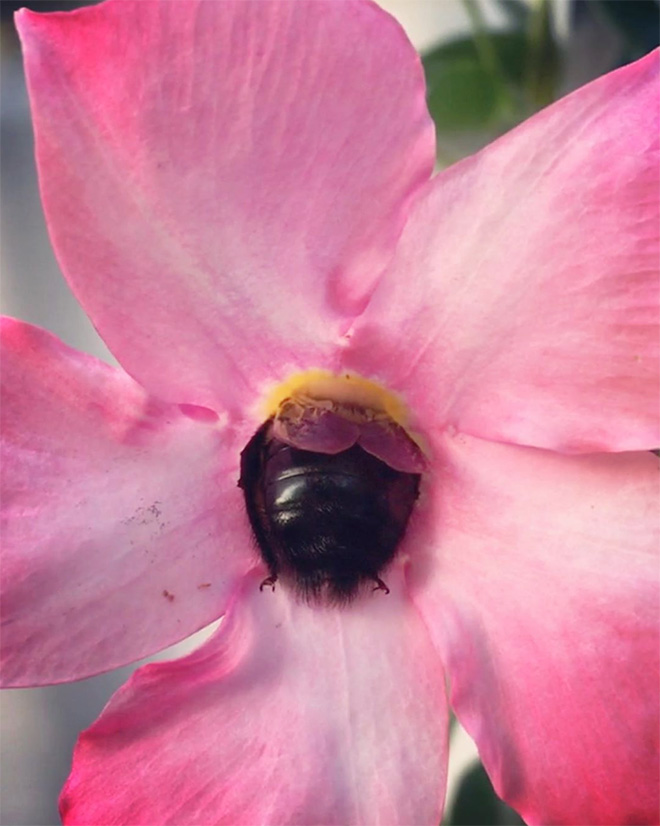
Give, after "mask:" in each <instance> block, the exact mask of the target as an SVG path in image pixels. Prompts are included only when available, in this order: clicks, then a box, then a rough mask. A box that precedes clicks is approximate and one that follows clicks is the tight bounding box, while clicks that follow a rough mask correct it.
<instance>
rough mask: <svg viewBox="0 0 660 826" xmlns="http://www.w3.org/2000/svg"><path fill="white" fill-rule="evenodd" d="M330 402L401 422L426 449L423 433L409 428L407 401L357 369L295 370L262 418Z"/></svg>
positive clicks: (345, 410) (269, 398)
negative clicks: (347, 370)
mask: <svg viewBox="0 0 660 826" xmlns="http://www.w3.org/2000/svg"><path fill="white" fill-rule="evenodd" d="M324 403H328V404H330V405H332V406H333V408H334V409H335V411H337V412H340V413H341V415H342V416H344V417H346V418H349V419H351V418H354V417H355V419H356V420H364V418H365V416H366V417H367V418H370V419H387V420H389V421H392V422H394V423H395V424H397V425H399V427H401V428H403V430H404V431H405V432H406V434H407V436H408V437H409V438H410V439H411V440H412V441H413V442H414V443H415V444H416V445H417V446H418V447H419V448H420V450H421V451H422V452H423V453H426V452H427V451H426V449H425V444H424V439H423V437H422V436H421V435H420V434H418V433H415V432H413V431H412V430H411V429H410V422H411V418H412V417H411V415H410V413H409V410H408V407H407V405H406V404H405V402H404V401H403V400H402V399H401V398H400V397H399V396H398V395H397V394H396V393H393V392H392V391H391V390H388V389H387V388H385V387H383V386H382V385H380V384H378V383H377V382H375V381H372V380H371V379H365V378H364V377H362V376H359V375H357V374H356V373H341V374H335V373H331V372H330V371H329V370H323V369H321V368H312V369H310V370H304V371H302V372H300V373H294V374H292V375H291V376H289V377H288V378H287V379H285V381H283V382H281V383H280V384H278V385H277V386H276V387H274V388H273V389H271V391H270V392H269V393H268V394H267V395H266V398H265V400H264V402H263V406H262V409H261V411H260V412H261V414H262V417H263V419H264V420H265V419H270V418H271V417H275V418H277V417H278V416H281V415H282V413H283V411H284V410H286V409H287V408H288V409H291V408H292V407H298V406H300V407H315V406H319V405H323V404H324Z"/></svg>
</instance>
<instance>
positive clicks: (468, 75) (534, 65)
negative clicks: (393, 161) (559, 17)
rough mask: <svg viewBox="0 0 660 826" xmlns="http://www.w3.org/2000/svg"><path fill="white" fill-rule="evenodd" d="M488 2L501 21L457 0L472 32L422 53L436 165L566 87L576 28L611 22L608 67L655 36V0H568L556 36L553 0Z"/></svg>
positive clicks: (472, 0)
mask: <svg viewBox="0 0 660 826" xmlns="http://www.w3.org/2000/svg"><path fill="white" fill-rule="evenodd" d="M495 2H496V3H497V6H498V7H499V8H500V10H501V11H503V12H504V16H505V18H506V21H507V28H506V29H504V30H499V31H492V29H489V28H488V26H487V24H486V21H485V18H484V17H483V13H482V6H481V4H480V2H479V0H463V5H464V7H465V10H466V13H467V15H468V16H469V18H470V22H471V26H472V34H471V35H469V36H467V37H461V38H457V39H455V40H451V41H449V42H445V43H442V44H440V45H438V46H437V47H435V48H433V49H431V50H429V51H428V52H427V53H426V54H425V55H423V56H422V62H423V66H424V71H425V74H426V82H427V86H428V104H429V109H430V111H431V115H432V117H433V119H434V121H435V124H436V130H437V134H438V161H439V163H440V164H441V165H447V164H448V163H451V162H453V161H455V160H458V159H459V158H460V157H462V156H464V155H466V154H469V153H470V152H473V151H475V150H476V149H479V148H480V147H481V146H484V145H485V144H486V143H489V142H490V141H491V140H493V139H494V138H496V137H497V136H499V135H501V134H503V133H504V132H506V131H507V130H508V129H510V128H511V127H513V126H515V125H516V124H517V123H520V122H521V121H523V120H525V118H527V117H529V116H530V115H531V114H533V113H534V112H536V111H538V110H539V109H541V108H542V107H543V106H546V105H547V104H548V103H551V102H552V101H553V100H556V99H557V98H558V97H560V96H561V94H563V93H564V92H565V91H566V88H565V85H566V77H565V65H564V64H565V62H566V61H565V57H566V55H567V54H569V53H570V49H571V45H572V43H571V38H572V37H573V36H577V34H578V33H579V32H580V31H581V30H584V29H585V28H587V27H589V26H594V27H595V26H596V25H597V24H598V25H603V24H605V25H607V26H608V27H610V28H612V29H613V30H615V32H616V36H617V40H618V42H619V43H620V44H621V48H620V50H619V54H618V55H616V56H615V59H614V61H613V63H612V65H611V66H609V67H608V68H609V69H614V68H616V66H619V65H623V64H624V63H628V62H630V61H631V60H635V59H636V58H638V57H641V56H642V55H643V54H646V53H647V52H649V51H650V50H651V49H653V48H654V47H655V46H657V45H658V42H659V40H660V3H659V2H658V0H574V2H573V3H572V4H571V6H570V29H569V30H570V33H571V34H570V35H569V38H568V40H567V41H565V42H561V43H560V42H559V41H558V38H557V35H556V32H555V29H554V26H553V19H552V11H553V3H552V0H531V1H530V2H526V1H525V0H495ZM569 86H570V81H569Z"/></svg>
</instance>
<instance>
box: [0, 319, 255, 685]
mask: <svg viewBox="0 0 660 826" xmlns="http://www.w3.org/2000/svg"><path fill="white" fill-rule="evenodd" d="M1 332H2V336H1V339H0V340H1V342H2V402H3V403H2V437H3V456H2V518H3V523H2V524H3V537H2V602H1V606H0V607H1V611H2V681H3V684H4V685H38V684H44V683H53V682H60V681H63V680H74V679H78V678H80V677H87V676H89V675H91V674H95V673H97V672H99V671H104V670H107V669H110V668H115V667H116V666H119V665H123V664H125V663H127V662H131V661H133V660H136V659H139V658H140V657H144V656H146V655H148V654H152V653H153V652H154V651H157V650H159V649H161V648H164V647H165V646H167V645H169V644H170V643H173V642H176V641H177V640H180V639H182V638H183V637H185V636H187V635H188V634H190V633H192V632H193V631H195V630H197V629H198V628H200V627H202V626H204V625H206V624H208V623H209V622H211V621H213V620H214V619H216V618H217V617H218V616H220V614H222V612H223V611H224V609H225V606H226V604H227V600H228V598H229V596H230V594H231V592H232V589H233V588H234V587H235V585H236V583H237V580H238V578H239V577H240V576H241V575H242V574H243V573H244V572H245V571H246V570H247V569H248V568H249V567H250V566H251V565H253V564H254V559H253V557H252V551H251V538H250V534H249V527H248V525H247V518H246V517H245V509H244V507H243V503H242V502H241V494H240V492H239V490H238V488H237V487H236V482H237V479H238V457H239V451H240V447H239V446H237V445H235V444H234V443H233V438H234V437H233V436H232V434H231V431H229V430H228V429H227V428H226V427H224V426H223V425H222V424H221V423H220V422H219V420H218V418H217V417H216V416H215V415H214V414H212V413H211V412H210V411H208V410H200V409H195V408H190V407H187V408H186V407H184V408H183V410H181V409H179V408H178V407H176V406H174V405H169V404H164V403H162V402H158V401H156V400H154V399H153V398H150V397H149V396H147V395H146V394H145V392H144V391H143V390H142V389H141V388H140V387H139V386H138V385H136V384H135V383H134V382H133V380H132V379H130V378H129V377H128V376H126V375H125V374H124V373H122V372H121V371H119V370H116V369H114V368H112V367H109V366H108V365H106V364H103V363H102V362H100V361H97V360H96V359H93V358H91V357H89V356H86V355H83V354H82V353H77V352H75V351H74V350H70V349H69V348H68V347H66V346H65V345H63V344H62V343H61V342H60V341H58V340H57V339H56V338H55V337H54V336H52V335H50V334H49V333H46V332H45V331H43V330H40V329H38V328H36V327H32V326H30V325H28V324H23V323H22V322H19V321H14V320H12V319H3V321H2V327H1Z"/></svg>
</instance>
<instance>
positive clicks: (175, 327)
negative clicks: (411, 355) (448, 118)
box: [18, 0, 434, 413]
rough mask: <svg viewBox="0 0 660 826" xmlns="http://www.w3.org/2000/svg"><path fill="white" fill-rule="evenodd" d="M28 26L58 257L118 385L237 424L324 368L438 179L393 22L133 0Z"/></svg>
mask: <svg viewBox="0 0 660 826" xmlns="http://www.w3.org/2000/svg"><path fill="white" fill-rule="evenodd" d="M18 25H19V30H20V33H21V37H22V40H23V44H24V51H25V60H26V67H27V75H28V86H29V91H30V97H31V102H32V111H33V117H34V123H35V131H36V143H37V158H38V165H39V174H40V182H41V190H42V195H43V200H44V206H45V210H46V215H47V219H48V225H49V229H50V232H51V236H52V239H53V243H54V246H55V250H56V253H57V256H58V259H59V261H60V264H61V266H62V268H63V270H64V272H65V274H66V276H67V278H68V280H69V282H70V283H71V285H72V287H73V289H74V291H75V292H76V295H77V296H78V298H79V299H80V301H81V303H82V304H83V305H84V307H85V308H86V309H87V310H88V312H89V314H90V317H91V318H92V320H93V321H94V324H95V326H96V327H97V328H98V330H99V331H100V333H101V335H102V336H103V338H104V339H105V341H106V343H107V344H108V346H109V347H110V349H111V350H112V352H113V353H114V355H115V356H116V357H117V358H118V359H119V361H120V362H121V363H122V364H123V365H124V367H125V368H126V369H127V370H128V371H129V372H130V373H131V374H132V375H133V376H134V377H135V378H137V379H138V380H139V381H140V383H141V384H143V385H144V386H145V387H147V388H148V389H149V390H150V392H152V393H154V394H155V395H157V396H159V397H160V398H164V399H168V400H169V401H176V402H181V401H185V402H190V403H195V404H200V405H205V406H208V407H211V408H213V409H217V408H219V407H220V408H222V409H226V410H230V411H237V412H239V413H240V412H242V411H244V410H245V408H246V406H247V405H249V404H252V403H253V402H254V388H258V389H259V390H261V387H262V385H263V384H264V383H269V382H272V381H273V380H274V379H275V380H277V379H279V378H281V377H283V371H289V370H291V369H295V368H296V367H297V366H302V367H309V365H310V364H316V365H318V366H324V365H325V366H328V365H329V360H330V359H332V357H333V355H334V345H335V342H336V341H337V340H338V336H339V335H340V334H341V332H343V330H344V329H345V327H346V326H347V324H348V323H349V321H350V319H352V318H353V317H354V315H355V314H356V313H357V312H359V311H360V310H361V308H362V307H363V306H364V304H365V302H366V301H367V299H368V297H369V295H370V294H371V292H372V290H373V287H374V284H375V282H376V280H377V278H378V276H379V274H380V272H381V271H382V268H383V266H384V265H385V263H386V262H387V261H388V260H389V258H390V255H391V252H392V249H393V246H394V244H395V242H396V240H397V238H398V235H399V234H400V231H401V228H402V226H403V223H404V220H405V214H404V213H405V210H406V208H407V203H408V200H409V197H410V195H411V193H412V192H413V191H416V190H417V188H418V186H419V185H420V184H421V183H422V182H423V181H425V180H427V179H428V177H429V175H430V174H431V171H432V169H433V160H434V142H433V126H432V123H431V120H430V118H429V116H428V113H427V110H426V105H425V98H424V81H423V74H422V71H421V67H420V63H419V59H418V57H417V55H416V54H415V52H414V50H413V48H412V46H411V45H410V43H409V42H408V41H407V40H406V38H405V35H404V34H403V31H402V30H401V29H400V27H399V26H398V24H397V23H396V22H395V21H394V20H393V19H392V18H390V17H389V16H388V15H387V14H386V13H385V12H383V11H382V10H380V9H379V8H378V7H377V6H376V5H375V4H372V3H365V2H354V1H353V0H347V2H342V3H318V2H315V0H313V1H312V2H305V1H304V0H299V2H295V3H281V2H261V3H245V2H242V1H241V0H238V2H231V0H226V1H225V2H222V3H218V2H204V1H203V0H202V1H201V2H200V0H187V1H186V2H185V3H156V2H150V0H136V2H131V1H130V0H124V1H123V2H107V3H103V4H101V5H97V6H94V7H91V8H86V9H81V10H78V11H76V12H74V13H72V14H61V13H56V14H48V15H35V14H33V13H30V12H25V11H24V12H22V13H21V14H20V15H19V17H18ZM365 90H368V92H367V91H365ZM347 319H348V321H347Z"/></svg>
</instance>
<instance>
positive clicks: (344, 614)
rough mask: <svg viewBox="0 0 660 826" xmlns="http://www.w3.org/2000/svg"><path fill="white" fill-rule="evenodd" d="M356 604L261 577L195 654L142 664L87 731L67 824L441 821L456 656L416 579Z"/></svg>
mask: <svg viewBox="0 0 660 826" xmlns="http://www.w3.org/2000/svg"><path fill="white" fill-rule="evenodd" d="M400 580H401V575H400V573H399V574H398V575H393V576H391V577H390V579H389V580H388V582H389V584H390V587H391V588H392V592H391V593H390V594H389V595H387V596H385V595H384V594H382V593H380V592H379V593H375V594H371V595H369V596H367V597H365V598H364V599H361V600H359V601H358V602H356V603H354V604H353V605H351V606H350V607H347V608H341V609H337V608H318V607H313V608H310V607H309V606H306V605H302V604H297V603H295V602H293V601H292V600H291V599H290V596H289V595H288V594H287V593H286V591H285V590H284V589H283V588H281V587H280V586H276V589H275V592H273V593H271V591H270V590H265V591H264V592H263V593H261V592H260V591H259V588H258V582H259V579H258V578H253V579H252V580H251V581H248V587H247V588H246V591H245V593H244V595H243V597H242V598H241V600H239V602H240V604H239V605H237V606H236V608H235V609H230V611H229V613H228V614H227V617H226V618H225V620H223V623H222V624H221V626H220V629H219V631H218V632H217V633H216V634H215V635H214V636H213V637H212V638H211V639H210V640H209V641H208V642H207V643H205V644H204V645H203V646H202V647H201V648H199V649H198V650H197V651H195V652H193V653H192V654H191V655H190V656H189V657H187V658H185V659H183V660H178V661H175V662H169V663H155V664H152V665H147V666H145V667H144V668H141V669H139V670H138V671H137V672H136V673H135V675H134V676H133V677H132V679H131V680H130V681H129V682H128V683H127V684H126V685H125V686H124V687H123V688H122V689H120V690H119V692H118V693H117V694H116V695H115V696H114V698H113V699H112V700H111V701H110V703H109V704H108V706H107V707H106V708H105V710H104V712H103V714H102V715H101V717H100V718H99V719H98V720H97V721H96V723H94V725H93V726H92V727H91V728H89V729H88V730H87V731H86V732H84V733H83V734H82V735H81V737H80V740H79V742H78V746H77V748H76V751H75V754H74V761H73V770H72V774H71V777H70V778H69V781H68V783H67V785H66V786H65V788H64V791H63V793H62V798H61V801H60V805H61V811H62V816H63V820H64V822H65V823H67V824H75V823H106V824H113V823H116V824H120V823H131V824H136V826H137V825H138V824H154V823H158V824H166V823H171V824H184V825H185V824H195V825H196V826H201V825H202V824H232V826H239V825H240V824H248V825H249V826H252V824H255V823H268V824H270V826H275V824H285V823H286V824H305V825H306V826H309V824H342V825H344V824H345V825H346V826H348V825H349V824H365V823H369V824H392V826H395V825H396V826H399V824H402V823H415V824H420V826H421V824H436V823H439V821H440V816H441V810H442V799H443V796H444V780H445V773H446V757H447V708H446V702H445V697H444V679H443V674H442V670H441V666H440V661H439V659H438V657H437V655H436V653H435V652H434V651H433V649H432V648H431V646H430V642H429V640H428V636H427V632H426V629H425V628H424V626H423V625H422V623H421V622H420V619H419V617H418V616H417V614H416V612H415V611H414V609H413V608H412V605H411V604H410V601H409V600H408V598H407V597H406V596H405V595H404V594H403V593H402V590H401V584H400Z"/></svg>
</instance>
